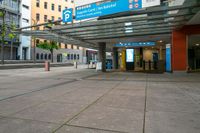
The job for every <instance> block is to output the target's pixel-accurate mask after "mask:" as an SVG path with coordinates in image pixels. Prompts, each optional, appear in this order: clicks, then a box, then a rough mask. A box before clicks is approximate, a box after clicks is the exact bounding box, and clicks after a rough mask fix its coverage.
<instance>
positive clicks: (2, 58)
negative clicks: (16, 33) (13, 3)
mask: <svg viewBox="0 0 200 133" xmlns="http://www.w3.org/2000/svg"><path fill="white" fill-rule="evenodd" d="M5 14H6V13H5V11H3V10H2V11H0V17H2V21H3V23H2V25H1V38H0V39H1V40H0V41H1V64H2V65H3V64H4V43H5V36H6V30H7V26H6V23H5Z"/></svg>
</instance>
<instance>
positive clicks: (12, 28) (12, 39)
mask: <svg viewBox="0 0 200 133" xmlns="http://www.w3.org/2000/svg"><path fill="white" fill-rule="evenodd" d="M15 30H16V26H15V24H14V23H12V24H11V32H10V33H9V34H8V37H9V39H10V40H11V49H10V59H11V60H12V59H13V41H14V39H15V37H16V36H17V35H16V34H14V33H12V31H15Z"/></svg>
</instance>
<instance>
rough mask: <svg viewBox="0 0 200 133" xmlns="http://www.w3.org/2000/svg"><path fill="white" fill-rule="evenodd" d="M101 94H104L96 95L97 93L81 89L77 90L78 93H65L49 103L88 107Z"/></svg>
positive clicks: (100, 94) (100, 93)
mask: <svg viewBox="0 0 200 133" xmlns="http://www.w3.org/2000/svg"><path fill="white" fill-rule="evenodd" d="M103 94H104V92H99V93H98V91H84V89H83V90H78V91H73V92H70V93H67V94H65V95H62V96H60V97H57V98H54V99H52V100H51V101H55V102H62V103H72V104H81V105H89V104H91V103H92V102H94V101H96V100H97V99H98V98H99V97H100V96H102V95H103Z"/></svg>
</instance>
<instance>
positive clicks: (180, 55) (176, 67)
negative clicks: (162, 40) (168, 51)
mask: <svg viewBox="0 0 200 133" xmlns="http://www.w3.org/2000/svg"><path fill="white" fill-rule="evenodd" d="M172 70H173V71H186V70H187V42H186V34H185V33H184V32H182V31H173V32H172Z"/></svg>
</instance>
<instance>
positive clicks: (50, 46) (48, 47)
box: [36, 41, 59, 63]
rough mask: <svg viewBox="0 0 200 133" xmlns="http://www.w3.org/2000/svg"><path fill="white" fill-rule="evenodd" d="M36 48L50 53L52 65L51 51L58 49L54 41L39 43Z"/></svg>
mask: <svg viewBox="0 0 200 133" xmlns="http://www.w3.org/2000/svg"><path fill="white" fill-rule="evenodd" d="M36 46H37V47H38V48H41V49H44V50H49V51H50V52H51V62H52V63H53V50H54V49H59V46H58V45H57V43H56V42H55V41H50V42H40V43H39V44H37V45H36Z"/></svg>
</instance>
